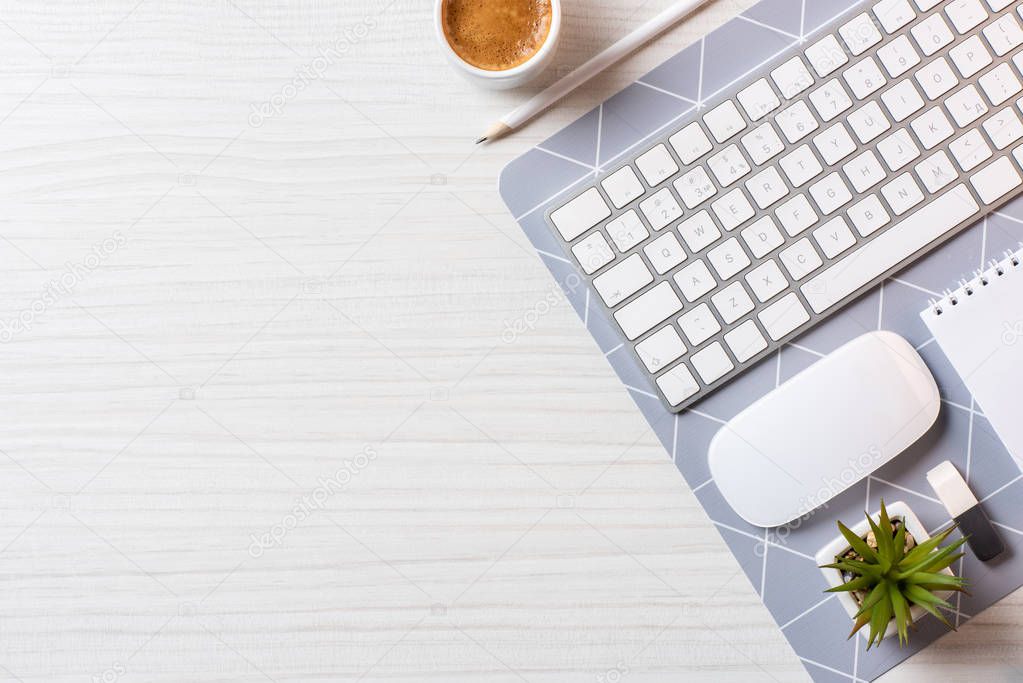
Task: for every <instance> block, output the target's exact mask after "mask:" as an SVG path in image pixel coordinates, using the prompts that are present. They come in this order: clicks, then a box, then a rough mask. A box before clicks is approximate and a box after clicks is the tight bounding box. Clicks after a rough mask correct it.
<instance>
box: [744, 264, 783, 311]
mask: <svg viewBox="0 0 1023 683" xmlns="http://www.w3.org/2000/svg"><path fill="white" fill-rule="evenodd" d="M746 283H747V284H748V285H749V287H750V289H752V290H753V295H754V296H756V297H757V300H759V301H760V303H767V302H768V301H770V300H771V299H773V298H774V296H775V295H776V294H779V293H781V292H784V291H785V290H786V289H787V288H788V286H789V281H788V280H786V279H785V276H784V275H783V274H782V272H781V268H779V267H778V264H777V262H775V260H774V259H771V260H770V261H765V262H764V263H762V264H760V265H759V266H757V267H756V268H754V269H753V270H751V271H750V272H749V273H747V274H746Z"/></svg>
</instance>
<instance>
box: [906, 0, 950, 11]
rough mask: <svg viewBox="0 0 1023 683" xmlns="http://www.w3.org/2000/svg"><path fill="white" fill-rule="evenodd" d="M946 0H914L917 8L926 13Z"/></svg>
mask: <svg viewBox="0 0 1023 683" xmlns="http://www.w3.org/2000/svg"><path fill="white" fill-rule="evenodd" d="M944 1H945V0H913V2H915V3H916V6H917V7H919V8H920V11H921V12H926V11H927V10H929V9H933V8H935V7H937V6H938V5H940V4H941V3H943V2H944Z"/></svg>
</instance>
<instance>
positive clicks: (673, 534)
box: [0, 0, 1023, 683]
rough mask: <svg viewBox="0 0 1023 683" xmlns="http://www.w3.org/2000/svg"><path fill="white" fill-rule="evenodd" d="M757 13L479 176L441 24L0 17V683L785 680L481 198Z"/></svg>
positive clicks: (331, 15)
mask: <svg viewBox="0 0 1023 683" xmlns="http://www.w3.org/2000/svg"><path fill="white" fill-rule="evenodd" d="M667 2H668V0H649V2H646V3H616V2H611V1H610V0H566V2H565V4H566V6H567V7H566V9H567V17H566V35H565V42H564V45H563V51H562V53H561V56H560V59H559V67H558V69H556V70H555V71H557V72H560V73H563V72H564V71H565V70H567V69H569V68H571V67H572V66H574V65H576V64H578V63H579V62H580V61H581V60H582V59H584V58H585V57H586V56H588V55H590V54H592V53H593V52H594V51H595V50H597V49H599V48H600V47H602V46H604V45H606V44H608V43H609V42H611V41H612V40H614V39H615V38H616V37H618V36H620V35H623V34H624V33H625V32H626V31H627V30H628V29H629V28H630V27H632V26H634V25H635V24H636V23H638V22H639V21H641V20H643V19H645V18H647V17H649V16H651V15H652V14H653V13H655V12H656V11H658V10H659V9H661V8H662V7H663V6H665V5H666V4H667ZM749 4H751V0H718V2H716V3H715V4H714V5H713V6H712V7H711V8H709V9H707V10H705V11H704V12H702V13H700V14H699V15H697V16H696V17H694V18H693V19H692V20H691V21H690V22H689V23H688V24H687V25H686V26H685V27H682V28H679V29H678V30H676V31H674V32H673V33H671V34H670V35H668V36H667V37H666V38H665V39H663V40H661V41H659V42H658V43H657V44H656V45H653V46H651V47H650V48H648V49H647V50H645V51H644V52H642V53H641V54H639V55H637V56H636V57H634V58H633V59H631V60H629V61H627V62H626V63H624V64H622V65H621V66H619V67H617V68H615V69H614V70H613V71H611V72H609V73H607V74H606V75H604V76H602V77H600V78H599V79H597V80H596V81H594V82H593V83H591V84H589V85H588V86H587V87H586V88H584V89H583V90H582V91H580V92H578V93H576V94H575V95H574V96H572V97H571V98H570V99H569V100H568V101H566V102H565V103H564V104H563V105H562V106H560V107H558V108H557V109H556V110H555V111H553V112H552V113H550V114H549V115H547V116H545V117H544V118H543V119H541V120H539V121H537V122H536V123H535V124H534V125H532V126H530V127H529V128H528V130H526V131H524V132H523V133H522V134H520V135H517V136H515V137H514V138H512V139H509V140H506V141H502V142H501V143H499V144H497V145H494V146H491V147H489V148H484V149H477V148H474V147H473V146H472V144H471V139H472V138H473V136H474V135H475V134H476V133H478V132H479V131H480V130H481V129H482V128H483V127H484V126H485V124H487V123H489V122H490V121H491V120H492V119H493V118H494V117H496V116H497V115H499V114H500V113H502V112H503V111H504V110H506V109H507V108H509V107H510V106H511V105H512V104H513V103H515V102H518V101H520V100H521V98H522V97H523V96H524V94H525V93H522V92H518V93H504V94H491V93H484V92H481V91H477V90H474V89H473V88H472V87H470V86H469V85H467V84H466V83H463V82H462V81H461V80H459V79H458V78H457V76H455V74H454V73H453V72H452V71H450V70H449V69H448V67H447V66H446V65H445V64H444V62H443V59H442V57H441V55H440V53H439V52H438V51H437V49H436V46H435V43H434V37H433V33H432V25H431V3H430V2H428V1H427V0H414V1H413V0H395V1H394V2H391V3H389V4H387V3H380V2H371V1H370V0H341V1H336V2H326V1H324V0H318V1H314V0H305V1H302V2H295V1H293V2H286V1H284V0H276V1H271V0H207V1H205V2H185V1H183V0H126V1H122V0H109V1H107V2H64V3H29V2H14V1H7V2H3V3H2V5H0V38H2V39H0V84H2V86H3V87H2V88H0V179H2V181H0V192H2V195H3V197H2V206H3V211H2V213H0V235H2V237H0V265H2V267H3V273H4V277H3V284H2V286H0V321H2V324H0V342H3V343H2V345H0V371H2V373H3V377H4V388H5V390H4V391H3V393H2V398H0V404H2V417H3V419H2V420H0V449H2V450H0V456H2V457H0V468H2V476H0V493H2V495H0V511H2V515H0V576H2V578H3V583H2V590H0V680H6V679H4V678H3V677H4V676H6V677H7V678H8V679H11V680H19V681H79V680H101V681H105V682H107V683H111V682H112V681H167V682H170V681H174V682H178V681H184V680H189V681H206V682H212V681H228V680H231V681H248V680H252V681H258V680H266V679H269V680H274V681H297V680H302V681H328V680H330V681H334V680H364V681H385V680H386V681H395V680H398V681H445V682H447V681H486V682H490V681H494V682H497V681H516V680H519V681H529V682H532V683H541V682H552V683H553V682H557V683H562V682H565V681H568V682H572V681H587V682H588V681H608V682H610V683H616V682H617V681H630V682H631V681H637V682H638V681H679V680H687V681H743V682H746V681H789V680H806V677H805V674H804V673H803V672H802V668H801V666H800V665H799V663H798V661H797V660H796V658H795V656H794V655H793V653H792V652H791V650H790V649H789V648H788V646H787V645H786V643H785V641H784V639H783V638H782V636H781V634H780V633H779V631H778V629H777V628H776V627H775V626H774V624H773V623H772V621H771V620H770V618H769V616H768V614H767V612H766V610H764V609H763V608H762V607H761V606H760V604H759V602H758V600H757V598H756V596H755V594H754V592H753V590H752V589H751V587H750V586H749V584H748V583H747V581H746V579H745V578H744V577H743V576H742V575H741V574H740V572H739V569H738V566H737V564H736V563H735V561H734V560H733V559H732V557H731V555H730V554H729V552H728V551H727V549H726V547H725V545H724V543H723V542H722V541H721V540H720V538H719V537H718V535H717V532H716V531H715V530H714V529H713V528H711V526H710V524H709V523H708V522H707V519H706V517H705V515H704V514H703V512H702V511H701V509H700V507H699V506H698V504H697V502H696V500H695V498H694V497H693V496H692V495H691V494H690V493H689V492H688V490H686V489H685V487H684V485H683V483H682V480H681V478H680V477H679V475H678V474H677V472H676V471H675V469H674V468H673V466H672V465H671V464H670V463H669V462H668V460H667V459H666V457H665V455H664V453H663V452H662V450H661V448H660V447H659V445H658V444H657V443H656V442H655V441H654V439H653V437H652V436H651V435H650V434H649V433H648V431H647V429H646V425H645V423H644V422H643V420H642V419H641V417H640V415H639V413H638V412H637V411H636V410H635V409H634V407H633V405H632V403H631V401H630V399H629V397H628V396H627V395H626V393H625V391H623V390H622V388H621V387H620V386H619V383H618V381H617V380H616V378H615V377H614V376H613V374H612V372H611V371H610V369H609V367H608V366H607V365H606V363H605V362H604V360H603V358H601V356H600V354H599V353H598V352H597V351H596V348H595V346H594V344H593V343H592V342H591V340H590V338H589V337H588V335H587V333H586V332H585V330H584V328H583V326H582V325H581V324H580V323H579V321H578V320H577V319H576V317H575V315H574V313H572V312H571V311H570V310H569V308H568V306H567V305H566V304H565V303H564V301H562V300H561V299H560V298H559V297H558V295H557V290H556V289H555V288H554V286H553V283H552V281H551V280H550V278H549V277H548V275H547V273H546V271H545V269H544V268H543V266H542V265H541V264H540V263H539V261H538V260H537V258H536V257H535V256H534V254H533V253H532V250H531V249H530V248H529V246H528V245H527V244H526V242H525V239H524V238H523V236H522V235H521V234H520V233H519V231H518V228H517V227H516V226H515V224H514V223H513V221H512V220H511V218H510V217H509V216H508V215H507V214H506V213H505V211H504V208H503V205H502V204H501V202H500V200H499V198H498V196H497V193H496V190H495V184H496V183H495V179H496V176H497V174H498V171H499V169H500V168H501V167H502V165H503V164H505V163H506V162H507V161H508V160H509V159H511V158H512V157H513V156H514V155H516V154H517V153H518V152H520V151H521V150H523V149H525V148H526V147H527V146H528V145H530V144H531V143H534V142H536V141H538V140H540V139H542V138H543V137H544V136H546V135H548V134H550V133H551V132H553V131H555V130H557V129H558V128H559V127H560V126H562V125H564V124H565V123H567V122H568V121H570V120H571V119H572V118H574V117H576V116H578V115H580V114H581V113H583V112H584V111H586V110H587V109H588V108H590V107H591V106H593V105H594V104H595V103H597V102H598V101H600V99H602V98H603V97H606V96H608V95H609V94H611V93H613V92H614V91H616V90H617V89H619V88H620V87H622V86H624V85H625V84H626V83H628V82H629V81H630V80H632V79H633V78H635V77H637V76H638V75H639V74H640V73H642V72H643V71H645V70H646V69H648V68H650V67H651V66H653V65H654V64H656V63H658V62H659V61H661V60H662V59H664V58H665V57H667V56H668V55H669V54H671V53H672V52H673V51H675V50H677V49H679V48H680V47H681V46H683V45H685V44H688V43H689V42H691V41H693V40H694V39H695V38H696V37H698V36H699V35H700V34H701V33H703V32H705V31H707V30H710V29H711V28H713V27H715V26H717V25H719V24H720V23H721V22H723V21H725V20H726V19H728V18H729V17H730V16H732V15H734V14H735V13H736V12H739V11H741V10H742V9H743V8H745V7H746V6H748V5H749ZM556 75H557V73H550V74H547V75H546V77H545V79H544V81H543V82H548V81H549V80H550V79H551V78H553V77H554V76H556ZM543 82H542V83H543ZM542 83H540V84H537V85H541V84H542ZM264 105H265V106H264ZM516 320H523V321H529V326H530V329H529V330H528V331H527V332H525V333H523V334H519V335H514V338H510V337H511V336H512V335H508V334H505V329H506V325H507V324H508V323H509V322H512V321H516ZM1021 602H1023V601H1021V600H1020V598H1019V597H1015V598H1013V599H1010V600H1006V601H1004V602H1003V603H1001V605H1000V606H999V607H997V608H995V609H992V610H990V611H989V612H988V613H986V614H984V615H983V616H981V617H979V618H977V619H976V620H975V621H974V622H973V623H971V624H969V625H968V626H967V627H966V628H965V629H963V631H962V632H960V633H959V634H956V635H953V636H950V637H948V638H946V639H944V640H943V641H942V642H941V643H940V644H939V645H937V646H935V647H932V648H930V649H929V650H928V651H927V652H926V654H923V655H921V656H918V657H916V658H914V659H913V660H912V661H911V662H910V663H909V664H907V665H905V666H903V667H901V668H900V669H899V670H898V671H896V672H895V673H894V674H893V675H891V676H889V677H888V679H887V680H889V681H924V680H931V679H932V678H933V677H934V676H935V675H936V674H938V675H940V676H941V677H942V678H943V679H944V680H945V681H952V680H961V681H967V680H977V679H980V678H981V675H982V676H983V678H984V679H985V680H988V681H997V680H1016V679H1019V678H1020V677H1021V675H1023V674H1021V673H1020V672H1021V670H1023V649H1021V648H1020V647H1019V645H1018V643H1019V642H1020V639H1021V637H1023V624H1021V620H1020V616H1019V607H1020V605H1021Z"/></svg>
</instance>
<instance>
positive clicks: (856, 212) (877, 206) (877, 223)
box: [846, 194, 891, 237]
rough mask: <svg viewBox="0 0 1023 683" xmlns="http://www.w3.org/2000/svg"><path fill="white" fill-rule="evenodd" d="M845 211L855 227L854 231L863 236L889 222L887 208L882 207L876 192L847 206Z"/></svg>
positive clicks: (870, 233) (889, 217)
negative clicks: (847, 208)
mask: <svg viewBox="0 0 1023 683" xmlns="http://www.w3.org/2000/svg"><path fill="white" fill-rule="evenodd" d="M846 213H847V214H848V215H849V220H851V221H852V223H853V227H854V228H856V232H858V233H860V235H862V236H863V237H866V236H867V235H872V234H874V233H875V232H877V231H878V230H880V229H881V228H883V227H884V226H886V225H888V223H890V222H891V216H889V215H888V210H887V209H885V208H884V204H882V203H881V199H880V198H879V197H878V196H877V195H876V194H872V195H870V196H869V197H866V198H864V199H861V200H860V201H858V202H856V203H855V204H853V205H852V206H850V207H849V210H848V211H847V212H846Z"/></svg>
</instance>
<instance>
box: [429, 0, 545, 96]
mask: <svg viewBox="0 0 1023 683" xmlns="http://www.w3.org/2000/svg"><path fill="white" fill-rule="evenodd" d="M444 2H445V0H437V2H436V3H435V5H436V6H435V7H434V12H433V20H434V28H435V29H436V31H437V40H439V41H440V45H441V50H443V51H444V55H445V56H446V57H447V58H448V61H449V62H451V64H452V66H454V67H455V70H456V71H458V72H459V73H460V74H462V75H463V76H465V77H466V78H467V79H469V81H471V82H472V83H475V84H476V85H478V86H480V87H483V88H489V89H491V90H506V89H508V88H517V87H519V86H520V85H525V84H526V83H527V82H529V81H531V80H533V79H534V78H536V77H537V76H539V75H540V74H541V73H542V72H543V70H544V69H546V68H547V67H548V66H550V64H551V62H552V61H553V60H554V53H555V52H556V51H557V49H558V40H559V38H560V37H561V0H550V2H551V28H550V31H548V33H547V39H546V40H545V41H544V42H543V45H541V46H540V49H539V50H537V51H536V54H534V55H533V56H532V57H530V58H529V59H527V60H526V61H525V62H523V63H522V64H519V65H518V66H513V67H512V68H510V69H503V70H501V71H488V70H487V69H480V68H479V67H476V66H473V65H472V64H470V63H469V62H467V61H465V60H464V59H462V58H461V57H460V56H458V53H457V52H455V50H454V48H452V47H451V43H449V42H448V39H447V36H446V35H444Z"/></svg>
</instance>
